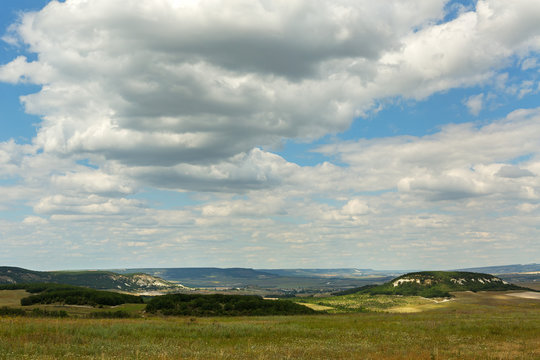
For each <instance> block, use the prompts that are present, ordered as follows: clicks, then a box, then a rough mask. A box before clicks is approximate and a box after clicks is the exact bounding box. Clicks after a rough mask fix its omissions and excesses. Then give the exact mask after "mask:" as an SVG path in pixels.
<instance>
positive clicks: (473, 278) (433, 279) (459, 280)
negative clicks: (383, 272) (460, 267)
mask: <svg viewBox="0 0 540 360" xmlns="http://www.w3.org/2000/svg"><path fill="white" fill-rule="evenodd" d="M452 273H453V272H442V271H437V272H420V273H411V274H406V275H403V276H401V277H399V278H397V279H395V280H393V281H392V285H393V286H394V287H397V286H400V285H402V284H406V283H415V284H418V285H424V286H432V285H435V284H448V285H456V286H465V287H467V286H468V285H470V286H472V287H475V285H476V284H484V285H488V284H492V285H501V284H508V283H507V282H505V281H503V280H501V279H499V278H498V277H496V276H493V275H489V274H480V273H467V272H459V273H455V275H456V276H452ZM488 287H489V286H488Z"/></svg>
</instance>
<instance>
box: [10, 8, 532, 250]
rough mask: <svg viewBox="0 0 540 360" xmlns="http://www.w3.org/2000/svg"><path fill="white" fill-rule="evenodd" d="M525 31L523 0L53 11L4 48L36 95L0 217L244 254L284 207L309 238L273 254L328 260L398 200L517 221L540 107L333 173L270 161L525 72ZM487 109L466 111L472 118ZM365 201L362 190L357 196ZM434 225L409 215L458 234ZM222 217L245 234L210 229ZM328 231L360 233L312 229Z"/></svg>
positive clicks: (327, 167)
mask: <svg viewBox="0 0 540 360" xmlns="http://www.w3.org/2000/svg"><path fill="white" fill-rule="evenodd" d="M449 13H453V14H454V15H453V16H449ZM539 23H540V6H538V3H537V1H535V0H520V1H513V2H508V1H504V0H482V1H478V2H477V3H476V5H475V6H474V7H470V8H467V7H463V6H460V5H456V4H448V3H447V2H446V1H442V0H435V1H421V0H418V1H416V0H413V1H408V2H403V1H401V0H395V1H385V2H374V1H358V0H354V1H348V0H339V1H336V0H332V1H325V0H320V1H302V0H295V1H290V0H289V1H265V0H259V1H254V0H249V1H247V0H246V1H244V0H233V1H219V0H199V1H178V0H157V1H156V0H148V1H143V0H122V1H111V0H92V1H83V0H67V1H66V2H62V3H61V2H57V1H52V2H51V3H49V4H48V5H47V6H46V7H45V8H44V9H42V10H41V11H39V12H35V13H26V14H23V15H22V17H21V18H20V22H19V23H17V24H14V25H13V26H12V27H11V28H10V31H9V32H8V33H7V34H6V35H5V36H4V40H5V41H7V42H8V43H10V44H11V46H19V47H21V48H25V49H26V50H27V52H29V53H33V54H36V55H37V56H36V58H35V59H33V58H31V57H29V56H27V57H25V56H19V57H17V58H15V59H13V60H12V61H11V62H10V63H7V64H4V65H0V81H3V82H10V83H14V84H17V83H33V84H38V85H41V86H42V87H41V90H40V91H39V92H37V93H34V94H30V95H27V96H24V97H22V99H21V101H22V103H23V104H24V106H25V109H26V111H27V112H29V113H32V114H36V115H39V116H40V117H41V118H42V122H41V124H40V125H39V129H38V133H37V136H36V137H35V138H34V139H33V141H32V144H30V145H19V144H16V143H15V142H13V141H9V142H5V143H2V144H0V164H1V165H2V167H3V169H5V171H4V172H3V176H4V177H5V178H9V179H18V180H17V183H16V184H15V185H12V186H4V187H2V188H0V191H1V192H2V193H3V194H4V195H5V196H3V200H1V201H2V202H3V204H4V205H1V204H0V206H4V207H9V206H11V205H10V204H13V203H14V202H17V201H26V203H27V204H28V205H30V206H32V208H33V211H34V212H35V214H37V215H40V216H41V217H35V216H33V217H28V218H27V220H26V225H28V226H30V225H32V224H40V225H41V226H42V227H44V228H46V227H47V226H49V225H50V226H51V230H50V231H51V232H53V233H54V231H59V230H58V229H57V230H54V229H55V228H54V227H53V225H54V226H59V227H61V226H60V225H58V224H59V223H54V224H51V223H49V221H76V220H81V219H94V220H93V221H97V222H98V223H100V224H102V225H100V226H103V228H101V227H100V226H98V228H101V229H105V228H107V226H110V224H109V225H106V221H107V219H111V218H114V217H118V218H122V219H124V220H125V221H126V222H125V223H124V224H135V223H137V222H136V220H135V219H138V220H139V222H138V223H137V224H139V225H137V226H135V225H133V226H134V227H130V229H131V230H132V231H134V232H135V233H137V231H143V230H144V229H142V230H141V229H139V227H141V225H140V224H143V223H144V222H142V220H141V219H140V218H137V216H140V217H144V218H145V219H147V221H148V227H149V228H152V229H155V228H157V227H160V226H161V229H162V230H159V231H164V230H163V229H166V228H167V226H173V225H174V224H175V223H176V224H183V225H182V226H191V228H190V229H191V230H189V232H190V234H191V235H186V239H187V240H186V239H184V240H182V241H185V242H188V243H189V241H191V240H190V239H192V240H193V241H194V243H196V240H197V239H199V240H200V239H201V238H203V236H202V235H201V233H200V231H199V230H197V229H198V226H199V225H201V224H204V225H205V226H206V229H211V226H212V224H214V225H215V226H221V227H222V228H221V230H220V231H217V232H216V233H215V234H214V235H213V236H214V239H221V240H223V239H231V238H237V239H238V244H240V243H242V244H245V242H246V241H248V240H247V239H250V240H249V241H253V242H255V243H257V241H258V240H257V239H258V237H259V236H261V235H260V230H256V229H257V228H259V229H264V226H269V227H270V228H272V227H274V228H275V229H277V228H276V227H275V226H276V225H275V224H276V221H278V222H279V220H276V219H279V218H280V217H286V216H287V214H288V216H289V218H294V219H296V220H294V221H293V223H294V222H295V221H296V222H297V224H298V223H300V224H304V225H305V224H315V223H316V224H319V225H318V226H323V227H324V228H320V227H313V228H312V229H311V230H310V231H309V232H306V231H305V230H298V231H296V230H294V231H293V230H291V228H290V227H289V225H287V226H286V225H283V224H282V225H280V226H283V229H282V230H280V231H277V230H276V231H277V234H274V235H272V236H274V238H273V239H270V240H271V241H269V243H275V244H283V242H284V243H288V241H292V242H293V243H295V242H294V241H296V243H295V244H297V245H294V246H299V245H298V243H304V242H309V241H314V239H318V244H319V246H320V250H317V251H323V253H324V249H325V246H330V244H337V243H339V241H345V242H344V243H343V244H345V245H346V244H348V243H347V241H349V240H344V239H350V238H352V237H353V236H352V235H350V234H355V231H359V229H367V230H366V232H364V233H363V234H367V233H371V234H372V237H375V236H380V235H381V234H382V233H384V232H383V231H382V229H387V230H388V232H387V234H389V238H394V241H395V242H394V243H393V244H394V245H396V244H401V243H402V240H403V239H400V238H399V236H398V235H397V233H396V235H395V236H394V235H391V234H392V231H393V230H392V226H390V225H388V224H386V225H384V224H383V222H384V219H386V217H385V216H382V215H381V214H383V213H385V212H388V211H390V213H392V214H395V215H396V216H397V217H398V218H400V216H402V215H403V216H405V215H404V214H405V213H401V211H402V210H401V209H402V208H407V204H415V205H414V206H419V207H420V208H425V209H428V208H429V209H432V205H429V204H432V203H433V202H434V201H443V202H444V201H472V200H471V199H476V200H477V199H480V198H483V199H487V200H485V201H486V203H489V202H490V201H496V202H499V201H506V202H505V205H504V206H509V207H511V208H513V209H519V211H521V212H527V211H528V212H529V213H530V212H531V211H533V210H535V209H536V208H537V205H536V204H537V200H538V191H539V190H538V186H537V183H538V181H537V174H539V171H540V170H539V169H540V168H539V166H540V165H538V163H537V154H538V151H539V150H540V146H539V143H538V140H537V139H539V138H540V133H539V129H538V126H537V124H538V123H539V114H538V113H539V111H538V110H537V109H532V110H528V111H517V112H516V113H513V114H510V115H508V117H507V118H505V119H501V120H498V121H496V122H494V123H492V124H488V125H485V126H480V127H478V126H475V125H472V124H464V125H460V126H448V127H445V128H443V129H442V130H441V131H440V132H438V133H436V134H434V135H430V136H426V137H416V138H414V137H397V138H387V139H373V140H362V139H360V140H358V141H352V142H347V143H335V144H329V145H325V146H322V147H321V148H319V150H318V151H319V152H321V153H323V154H325V155H328V156H329V157H337V158H339V159H340V161H341V163H342V164H345V165H346V166H345V167H344V166H338V165H336V164H332V163H329V162H326V163H322V164H319V165H317V166H313V167H302V166H299V165H297V164H294V163H291V162H288V161H287V160H286V159H284V158H282V157H280V156H278V155H276V154H273V153H272V149H274V148H275V147H278V146H279V145H280V144H281V143H282V142H283V141H285V140H287V139H301V140H304V141H310V140H313V139H317V138H319V137H321V136H324V135H327V134H336V133H339V132H341V131H345V130H346V129H347V128H348V127H349V126H350V124H351V123H352V122H353V121H355V119H358V118H360V117H362V116H364V115H366V114H369V113H370V112H372V111H375V110H376V109H377V107H378V106H379V103H380V102H381V101H382V100H384V99H389V98H396V97H398V98H405V99H413V100H417V101H420V100H422V99H425V98H427V97H429V96H430V95H432V94H434V93H438V92H441V91H446V90H449V89H453V88H459V87H470V86H477V85H486V84H491V85H492V86H493V87H494V88H496V87H497V86H498V87H499V88H503V87H504V86H505V83H504V82H505V79H506V78H505V72H504V69H505V67H507V66H509V64H512V63H514V62H518V63H521V64H522V69H530V68H535V67H536V62H535V58H536V57H537V55H536V54H537V52H538V51H539V50H540V27H538V24H539ZM535 86H536V87H538V84H534V83H533V84H529V83H528V84H524V85H523V86H522V88H521V89H517V90H514V92H515V93H516V95H518V96H520V93H519V91H520V90H521V91H527V89H529V90H528V91H533V90H531V89H534V88H535ZM534 91H536V90H534ZM486 98H487V96H486ZM483 99H484V97H483V95H479V96H477V97H471V98H470V99H469V100H467V102H466V106H468V107H469V109H470V111H471V112H472V113H474V114H476V115H478V113H479V112H480V111H481V109H482V100H483ZM518 158H522V159H525V160H524V161H516V160H515V159H518ZM149 188H151V189H169V190H175V191H196V192H206V193H209V194H208V195H200V196H201V197H202V198H201V200H200V201H201V202H202V203H203V204H204V205H200V206H198V205H193V206H192V207H189V208H186V209H184V210H181V211H180V210H178V211H180V213H177V212H167V211H159V212H158V213H156V211H157V210H155V209H151V208H149V207H148V204H147V203H145V202H144V201H141V200H140V199H137V198H136V197H134V196H133V195H134V194H137V193H140V192H141V191H143V190H144V189H149ZM369 192H373V193H375V192H377V195H370V196H368V197H366V196H364V195H362V194H365V193H369ZM216 193H219V194H217V195H216ZM212 194H214V195H212ZM238 194H244V195H242V196H244V197H243V198H242V197H240V198H238ZM315 198H325V199H332V201H330V202H328V201H326V202H318V201H315V200H313V199H315ZM261 199H262V200H261ZM307 199H312V200H307ZM505 199H506V200H505ZM390 204H393V205H390ZM455 204H456V203H452V204H451V206H455ZM449 206H450V205H449ZM468 206H469V207H470V208H471V209H472V208H477V209H478V207H480V208H481V207H482V206H481V204H479V203H478V202H471V203H468ZM241 209H248V210H244V211H241ZM480 210H481V209H480ZM480 210H479V211H480ZM445 211H446V210H445ZM435 212H437V211H435ZM443 212H444V211H443ZM299 214H302V215H301V216H300V215H299ZM400 214H401V215H400ZM445 214H446V215H445V216H442V215H441V214H440V213H436V214H433V217H430V216H431V215H430V216H428V220H425V219H424V220H425V221H427V222H429V221H431V220H433V219H435V220H433V221H434V222H435V223H437V224H439V225H440V224H443V223H446V222H448V221H450V222H458V223H459V221H457V220H455V219H456V218H451V219H450V220H449V218H448V217H446V216H447V213H445ZM158 215H159V216H158ZM158 217H159V218H160V219H161V220H157V219H158ZM223 218H226V219H227V220H226V223H228V225H233V226H245V228H242V227H239V228H237V229H238V230H237V231H238V232H239V233H236V234H235V230H233V229H232V228H227V229H226V230H224V228H223V224H221V220H220V219H223ZM96 219H97V220H96ZM153 219H155V220H153ZM163 219H169V220H168V221H169V222H168V223H167V224H163V221H166V220H163ZM429 219H431V220H429ZM401 220H402V222H401V225H402V226H404V227H405V228H406V227H407V226H411V224H412V223H411V221H412V220H411V219H410V218H407V219H405V218H401ZM417 220H418V219H417ZM115 221H116V220H115ZM425 221H424V222H425ZM216 224H217V225H216ZM220 224H221V225H220ZM280 224H281V223H280ZM340 224H341V225H343V226H347V227H352V228H354V229H357V230H355V231H350V232H349V235H345V234H344V233H343V232H342V231H338V230H335V231H330V230H329V229H330V228H327V227H326V226H330V227H331V226H334V227H337V226H339V225H340ZM126 226H127V225H126ZM134 228H136V230H134ZM242 229H244V230H242ZM369 229H371V230H369ZM131 230H130V231H131ZM10 231H11V230H10ZM13 231H15V230H13ZM17 231H18V230H17ZM96 231H97V230H96ZM144 231H146V230H144ZM144 231H143V232H144ZM471 231H472V230H471ZM209 232H210V233H212V231H209ZM119 233H123V234H126V233H128V232H126V231H124V230H122V231H119ZM151 233H152V231H150V232H144V234H151ZM255 233H256V234H259V235H254V234H255ZM308 233H309V234H311V235H310V236H308V235H306V234H308ZM10 234H11V232H10ZM137 234H139V233H137ZM238 234H241V235H238ZM356 234H358V233H356ZM139 235H140V234H139ZM96 236H98V235H96ZM99 236H100V235H99ZM148 236H149V235H148ZM208 236H210V237H212V236H211V235H208ZM268 236H269V235H268ZM120 237H122V236H120ZM372 237H370V238H372ZM164 238H165V239H167V238H168V237H167V236H164ZM307 238H309V239H310V240H308V239H307ZM357 238H358V239H360V238H364V240H359V241H360V243H362V244H368V243H370V241H368V240H366V239H365V237H364V236H359V237H357ZM155 239H157V237H156V238H154V240H155ZM294 239H296V240H294ZM302 239H305V240H302ZM340 239H341V240H340ZM164 241H165V240H164ZM175 241H176V240H175ZM216 241H217V240H216ZM249 241H248V242H249ZM350 241H352V240H350ZM164 243H166V241H165V242H164ZM173 243H174V242H173ZM325 244H326V245H325ZM171 246H172V245H171ZM192 246H194V247H195V245H192ZM239 246H240V245H237V246H236V249H237V250H238V249H239ZM276 247H277V245H276ZM255 248H257V247H256V246H255V247H251V248H250V249H255ZM246 251H247V250H246ZM313 251H314V250H313ZM342 255H343V254H342ZM335 256H336V258H338V257H339V256H341V255H339V254H336V255H335Z"/></svg>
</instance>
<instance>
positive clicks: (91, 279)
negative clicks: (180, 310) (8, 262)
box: [0, 266, 183, 292]
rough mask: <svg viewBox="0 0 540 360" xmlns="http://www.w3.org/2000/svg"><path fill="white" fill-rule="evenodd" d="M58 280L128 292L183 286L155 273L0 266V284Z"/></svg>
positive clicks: (56, 281)
mask: <svg viewBox="0 0 540 360" xmlns="http://www.w3.org/2000/svg"><path fill="white" fill-rule="evenodd" d="M21 283H57V284H67V285H75V286H85V287H89V288H93V289H102V290H105V289H109V290H111V289H114V290H121V291H128V292H143V291H158V290H162V291H163V290H174V289H178V288H179V287H180V288H183V286H182V285H177V284H173V283H171V282H168V281H166V280H163V279H160V278H158V277H155V276H151V275H147V274H142V273H136V274H117V273H114V272H111V271H32V270H27V269H22V268H18V267H7V266H0V284H21Z"/></svg>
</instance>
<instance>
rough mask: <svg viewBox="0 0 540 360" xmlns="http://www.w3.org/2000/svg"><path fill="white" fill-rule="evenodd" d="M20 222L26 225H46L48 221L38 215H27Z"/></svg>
mask: <svg viewBox="0 0 540 360" xmlns="http://www.w3.org/2000/svg"><path fill="white" fill-rule="evenodd" d="M22 222H23V224H26V225H46V224H48V223H49V222H48V221H47V219H44V218H42V217H39V216H27V217H25V218H24V220H23V221H22Z"/></svg>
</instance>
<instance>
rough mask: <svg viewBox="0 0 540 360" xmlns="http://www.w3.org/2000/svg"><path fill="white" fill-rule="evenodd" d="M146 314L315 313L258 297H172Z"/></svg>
mask: <svg viewBox="0 0 540 360" xmlns="http://www.w3.org/2000/svg"><path fill="white" fill-rule="evenodd" d="M146 311H147V312H150V313H157V312H160V313H161V314H163V315H187V316H240V315H296V314H314V313H315V311H314V310H312V309H310V308H307V307H305V306H302V305H299V304H295V303H293V302H291V301H288V300H264V299H263V298H261V297H260V296H254V295H222V294H215V295H200V294H170V295H163V296H159V297H155V298H153V299H152V300H150V301H149V302H148V305H147V307H146Z"/></svg>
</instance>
